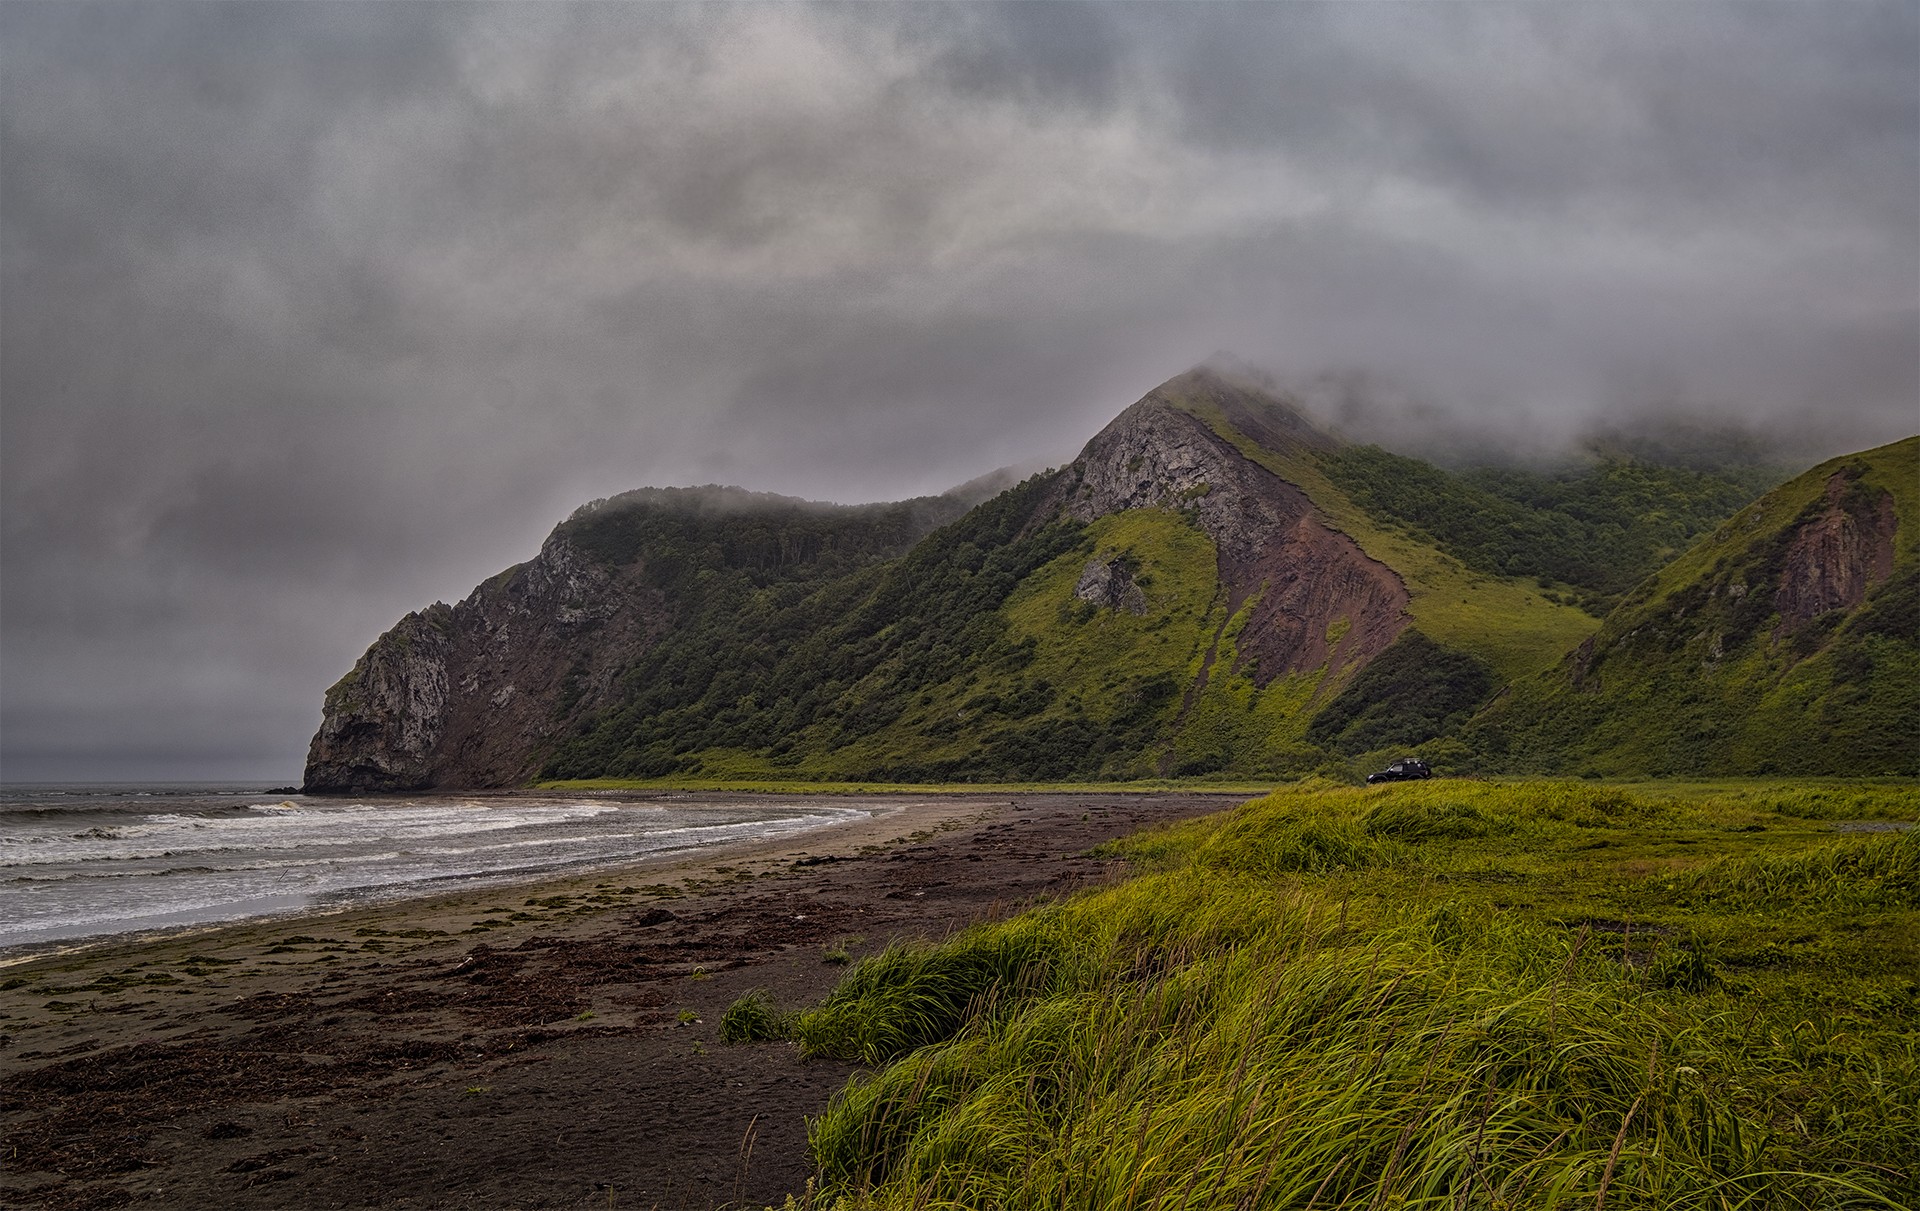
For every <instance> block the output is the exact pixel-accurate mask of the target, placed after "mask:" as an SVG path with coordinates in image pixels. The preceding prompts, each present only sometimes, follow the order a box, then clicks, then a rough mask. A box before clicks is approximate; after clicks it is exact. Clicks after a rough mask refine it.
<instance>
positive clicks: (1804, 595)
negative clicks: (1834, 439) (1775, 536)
mask: <svg viewBox="0 0 1920 1211" xmlns="http://www.w3.org/2000/svg"><path fill="white" fill-rule="evenodd" d="M1852 485H1853V480H1852V479H1851V478H1849V476H1848V474H1847V472H1846V471H1845V470H1841V471H1835V472H1834V473H1833V474H1832V475H1831V476H1829V477H1828V478H1827V486H1826V491H1825V493H1824V494H1823V500H1824V502H1825V507H1824V508H1822V509H1821V510H1820V511H1819V512H1818V513H1817V514H1816V515H1815V516H1813V517H1811V518H1808V519H1807V520H1806V521H1803V522H1802V523H1801V524H1800V525H1799V526H1798V527H1797V528H1796V529H1795V530H1794V533H1793V537H1792V540H1791V541H1790V542H1789V543H1788V545H1787V550H1786V555H1785V557H1784V559H1783V560H1782V567H1781V569H1780V575H1779V580H1778V587H1777V588H1776V589H1775V591H1774V595H1773V601H1774V609H1775V610H1776V611H1777V612H1778V613H1779V615H1780V625H1779V626H1778V627H1777V628H1776V629H1775V634H1776V636H1784V635H1790V634H1792V633H1794V632H1796V631H1799V630H1800V629H1802V628H1803V627H1805V626H1806V625H1807V624H1808V623H1810V622H1812V621H1814V620H1815V619H1817V618H1819V617H1820V616H1821V615H1823V614H1827V613H1829V612H1831V611H1834V610H1851V609H1853V608H1855V607H1856V606H1858V605H1859V604H1860V603H1861V602H1862V601H1864V600H1866V596H1867V590H1868V589H1870V588H1872V587H1873V586H1874V585H1876V584H1879V583H1880V582H1881V581H1883V580H1885V579H1886V578H1887V577H1888V576H1891V575H1892V574H1893V555H1894V549H1893V539H1894V530H1895V517H1894V508H1893V496H1892V494H1891V493H1889V492H1886V491H1878V492H1871V491H1870V492H1867V493H1865V494H1857V493H1856V492H1855V491H1854V489H1853V486H1852Z"/></svg>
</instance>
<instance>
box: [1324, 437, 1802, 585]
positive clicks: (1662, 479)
mask: <svg viewBox="0 0 1920 1211" xmlns="http://www.w3.org/2000/svg"><path fill="white" fill-rule="evenodd" d="M1321 462H1322V465H1323V466H1324V467H1325V468H1326V471H1327V475H1328V477H1329V478H1331V479H1332V480H1333V482H1334V483H1335V484H1336V485H1338V486H1339V487H1340V489H1341V490H1342V491H1344V492H1346V493H1347V495H1348V496H1350V497H1351V498H1352V499H1353V500H1354V501H1356V502H1357V503H1358V504H1360V505H1361V506H1362V507H1363V508H1365V509H1366V511H1367V515H1368V517H1369V518H1371V519H1372V520H1373V521H1374V522H1375V523H1376V524H1378V525H1381V526H1386V527H1393V526H1396V525H1397V526H1403V527H1407V528H1410V529H1412V530H1413V531H1414V532H1415V533H1416V534H1417V535H1418V536H1419V537H1422V538H1424V539H1425V540H1426V541H1428V542H1430V543H1432V544H1433V545H1435V546H1437V547H1439V548H1440V549H1441V550H1443V551H1445V552H1446V553H1447V554H1449V555H1452V556H1454V557H1455V558H1456V559H1459V560H1460V561H1461V562H1462V563H1464V564H1466V565H1467V566H1468V567H1469V568H1472V569H1473V570H1474V571H1476V572H1482V573H1485V574H1488V575H1494V576H1511V577H1518V578H1527V579H1533V578H1537V579H1539V580H1541V581H1543V582H1559V583H1561V584H1564V585H1567V586H1570V587H1571V588H1573V589H1574V590H1577V592H1576V593H1575V597H1576V600H1578V601H1579V603H1580V604H1581V605H1583V606H1585V607H1587V608H1589V609H1592V610H1593V612H1594V613H1595V614H1596V615H1598V614H1602V613H1604V612H1605V610H1606V609H1607V608H1609V607H1611V606H1612V605H1614V604H1616V603H1617V601H1618V599H1619V598H1620V596H1621V595H1622V594H1624V593H1625V592H1626V591H1627V590H1628V589H1631V588H1632V587H1633V586H1634V585H1635V584H1637V583H1639V582H1640V581H1641V580H1642V579H1643V578H1644V577H1646V576H1648V575H1650V574H1652V573H1653V572H1655V571H1658V570H1659V568H1660V566H1661V565H1662V564H1664V563H1665V562H1666V561H1667V560H1669V559H1671V558H1673V557H1674V556H1675V555H1677V554H1679V553H1680V551H1681V550H1683V549H1684V548H1685V547H1686V546H1687V545H1688V544H1689V543H1691V542H1692V541H1693V540H1694V539H1695V538H1697V537H1698V536H1699V535H1701V534H1703V533H1705V532H1706V531H1707V530H1709V529H1711V528H1712V527H1713V526H1715V525H1717V524H1719V523H1720V522H1721V521H1723V520H1724V519H1726V518H1727V517H1728V516H1730V515H1731V514H1732V513H1733V512H1734V510H1736V509H1738V508H1740V507H1741V506H1742V505H1745V504H1746V503H1747V502H1748V501H1751V500H1752V499H1753V498H1754V497H1755V496H1758V495H1759V494H1760V493H1761V492H1763V491H1765V490H1766V489H1767V488H1769V487H1772V486H1773V484H1774V483H1775V482H1778V478H1779V477H1778V476H1776V475H1773V474H1771V469H1770V468H1768V467H1766V466H1733V467H1728V468H1724V469H1722V468H1713V469H1705V470H1701V469H1693V468H1689V467H1677V466H1661V465H1659V464H1655V463H1649V462H1645V461H1642V460H1640V459H1636V458H1631V457H1621V456H1615V455H1610V454H1609V455H1603V456H1601V457H1599V458H1597V459H1595V460H1594V461H1592V462H1590V463H1586V464H1579V465H1575V466H1572V467H1568V468H1565V469H1562V470H1559V471H1551V472H1549V471H1536V470H1530V469H1527V468H1521V467H1486V468H1476V469H1474V470H1471V471H1467V472H1463V473H1455V472H1450V471H1445V470H1442V469H1441V468H1439V467H1435V466H1432V465H1431V464H1428V463H1423V462H1421V461H1420V460H1418V459H1414V458H1408V457H1406V456H1404V455H1399V454H1393V453H1389V452H1388V451H1385V450H1382V449H1380V448H1379V447H1377V446H1352V447H1347V448H1344V449H1340V450H1335V451H1331V452H1329V453H1328V454H1326V455H1324V456H1323V457H1322V459H1321Z"/></svg>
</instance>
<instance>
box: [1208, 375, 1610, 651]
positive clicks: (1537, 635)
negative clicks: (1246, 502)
mask: <svg viewBox="0 0 1920 1211" xmlns="http://www.w3.org/2000/svg"><path fill="white" fill-rule="evenodd" d="M1175 402H1176V403H1178V404H1179V405H1180V406H1182V407H1185V408H1186V409H1187V410H1188V411H1190V412H1192V414H1193V415H1194V416H1196V417H1198V418H1200V419H1201V420H1203V421H1205V422H1206V423H1207V425H1208V426H1209V427H1211V428H1212V429H1213V431H1214V432H1216V433H1218V434H1219V435H1220V436H1221V437H1222V438H1224V439H1226V440H1227V441H1229V442H1231V443H1232V444H1233V445H1234V447H1235V448H1236V449H1238V450H1239V451H1240V452H1241V453H1242V454H1243V455H1245V456H1246V457H1247V458H1248V459H1250V460H1251V461H1253V462H1255V463H1257V464H1259V465H1260V466H1262V467H1265V468H1266V469H1267V470H1269V471H1272V472H1273V473H1274V474H1275V475H1278V476H1279V477H1280V478H1282V479H1284V480H1286V481H1288V482H1289V483H1292V484H1295V485H1297V486H1298V487H1299V488H1300V489H1301V490H1302V491H1304V492H1305V493H1306V494H1307V496H1308V497H1309V498H1310V499H1312V501H1313V504H1314V507H1315V508H1317V509H1318V510H1319V511H1320V512H1321V514H1322V515H1324V516H1325V517H1326V518H1327V520H1328V521H1329V523H1331V524H1332V525H1333V526H1334V527H1335V528H1336V529H1339V530H1341V531H1342V532H1344V533H1345V534H1347V535H1348V536H1349V537H1350V538H1352V539H1353V540H1354V541H1355V542H1357V543H1358V544H1360V547H1361V549H1362V550H1364V551H1365V552H1366V553H1367V554H1368V555H1369V556H1371V557H1373V558H1374V559H1377V560H1379V561H1380V562H1381V563H1383V564H1385V565H1387V566H1388V567H1389V568H1392V569H1393V570H1394V572H1395V573H1397V574H1398V575H1399V577H1400V579H1401V580H1402V581H1403V582H1404V583H1405V584H1406V586H1407V591H1408V593H1409V594H1410V595H1411V597H1412V601H1411V602H1410V604H1409V605H1408V607H1407V609H1408V613H1410V614H1411V615H1412V616H1413V620H1414V625H1415V626H1416V627H1418V628H1419V629H1420V630H1421V631H1422V632H1423V633H1424V634H1426V635H1427V637H1428V638H1430V639H1432V640H1434V641H1435V642H1436V643H1439V644H1441V645H1442V646H1444V647H1448V648H1454V649H1458V650H1460V651H1463V652H1467V653H1469V654H1471V655H1473V656H1475V657H1477V658H1478V659H1480V660H1483V661H1485V662H1486V663H1487V664H1488V665H1489V666H1490V667H1491V668H1492V669H1493V670H1494V672H1495V674H1496V675H1497V676H1499V677H1501V678H1502V679H1512V678H1516V677H1522V676H1526V675H1527V674H1530V673H1535V672H1538V671H1539V670H1541V669H1543V668H1546V667H1548V666H1550V665H1552V664H1553V662H1554V661H1556V660H1558V659H1559V658H1560V656H1561V655H1562V654H1563V653H1564V652H1565V651H1566V650H1567V649H1568V648H1570V647H1572V646H1573V645H1574V644H1576V643H1579V642H1580V641H1581V640H1582V639H1584V638H1586V636H1587V635H1589V634H1590V633H1592V631H1593V629H1594V620H1593V619H1592V618H1591V617H1590V616H1588V615H1587V614H1586V613H1585V612H1583V611H1581V610H1579V609H1578V608H1575V607H1574V606H1570V605H1566V604H1564V603H1562V602H1561V601H1558V600H1555V599H1552V598H1549V597H1548V596H1546V595H1545V594H1544V593H1542V592H1541V591H1540V590H1539V588H1538V587H1537V586H1536V585H1533V584H1531V583H1528V582H1522V581H1519V580H1514V579H1511V578H1508V577H1505V576H1498V575H1493V574H1489V573H1486V572H1477V571H1475V570H1473V569H1472V568H1469V567H1468V566H1467V565H1466V564H1464V563H1462V562H1461V561H1460V560H1459V559H1457V558H1455V557H1453V556H1451V555H1448V554H1447V553H1445V552H1444V551H1442V550H1440V549H1439V548H1437V547H1435V546H1434V545H1432V543H1431V541H1430V540H1428V539H1426V538H1425V537H1424V536H1419V535H1416V534H1414V533H1412V532H1410V531H1407V530H1404V529H1402V530H1395V529H1389V528H1387V527H1386V526H1383V525H1381V524H1380V523H1379V522H1377V521H1375V520H1374V518H1373V517H1372V516H1371V515H1369V514H1368V512H1367V511H1366V510H1365V509H1363V508H1361V507H1360V506H1359V505H1358V504H1356V503H1355V502H1354V500H1353V498H1352V497H1350V496H1349V495H1348V494H1347V493H1346V492H1344V491H1342V490H1341V489H1340V488H1339V487H1338V486H1336V485H1335V483H1334V481H1333V479H1332V478H1331V477H1329V475H1328V474H1327V471H1326V468H1325V465H1324V463H1323V458H1322V456H1320V455H1318V454H1316V452H1315V451H1313V450H1311V449H1309V448H1306V447H1295V448H1291V449H1273V448H1270V447H1267V446H1263V445H1261V444H1260V443H1258V442H1256V441H1255V440H1254V439H1253V438H1252V437H1250V436H1249V435H1248V434H1247V433H1246V432H1245V428H1244V427H1243V425H1242V424H1239V423H1236V420H1235V418H1234V417H1233V416H1232V415H1230V414H1229V412H1228V411H1227V410H1225V409H1223V408H1222V407H1220V406H1219V405H1218V404H1217V403H1215V402H1214V401H1212V400H1210V399H1208V398H1206V397H1205V396H1202V395H1197V394H1195V395H1188V396H1186V397H1185V398H1181V399H1177V400H1176V401H1175Z"/></svg>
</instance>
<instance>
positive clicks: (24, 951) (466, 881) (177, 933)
mask: <svg viewBox="0 0 1920 1211" xmlns="http://www.w3.org/2000/svg"><path fill="white" fill-rule="evenodd" d="M554 795H555V792H525V793H522V792H518V791H506V792H479V793H477V794H476V793H472V792H459V793H458V795H456V794H455V793H454V792H447V793H446V794H445V795H444V796H439V797H446V798H454V797H459V798H484V797H496V796H497V797H506V798H552V797H554ZM423 797H425V796H423ZM594 797H595V798H604V799H607V800H612V801H616V802H626V801H632V802H649V801H652V800H655V799H660V798H666V797H668V796H665V795H644V794H635V793H633V792H608V793H606V794H605V795H595V796H594ZM672 797H674V798H676V799H678V800H681V801H693V802H698V801H699V800H700V799H702V798H709V799H711V800H712V801H714V802H715V803H717V804H718V803H740V802H743V801H745V802H753V801H754V800H757V799H783V800H784V799H792V798H795V796H786V795H781V796H772V795H753V794H745V793H725V792H711V793H705V794H688V795H677V796H672ZM886 798H887V799H889V800H901V799H903V798H904V797H903V796H897V795H893V796H886ZM923 806H924V807H934V806H939V807H942V808H945V807H948V806H950V805H948V804H934V803H929V804H917V803H912V802H888V803H875V804H871V805H861V806H860V810H864V811H867V812H868V813H869V816H868V819H866V820H845V821H835V822H832V823H826V824H820V825H816V826H814V827H812V828H809V829H806V830H805V831H803V832H799V833H791V834H785V835H782V836H778V837H773V838H752V839H745V840H729V841H716V842H711V843H708V844H704V845H698V846H694V847H691V848H688V849H682V850H673V851H667V852H664V853H656V854H654V855H652V856H641V857H637V858H628V859H619V858H612V859H607V860H604V861H594V862H590V863H584V864H582V865H580V866H578V867H570V868H567V869H564V870H547V871H539V872H532V873H529V874H527V875H525V876H523V877H517V876H515V875H512V874H504V875H497V876H496V875H486V874H475V875H471V876H459V877H458V878H459V881H460V883H461V884H462V885H461V886H447V887H441V888H433V887H430V886H429V885H428V884H427V883H419V882H416V883H401V884H389V885H379V886H374V887H369V888H365V889H356V890H353V891H348V892H344V893H330V894H334V895H339V896H341V897H342V898H343V899H344V900H346V901H347V902H345V903H339V904H327V903H307V904H301V905H297V906H291V907H288V908H286V909H283V910H280V911H273V912H263V913H253V914H249V915H246V916H239V917H230V918H224V919H216V920H206V921H191V922H181V923H178V924H172V925H160V926H153V927H149V928H142V929H130V930H123V931H114V932H108V933H100V934H88V935H83V936H81V937H75V938H50V939H45V940H42V941H27V942H16V943H11V944H4V945H0V972H4V971H6V970H8V969H10V968H13V967H17V966H19V965H21V964H23V963H30V962H34V961H37V960H40V959H55V958H59V957H61V956H64V955H76V954H84V953H88V952H91V951H94V950H98V949H101V948H109V947H115V946H126V947H133V948H137V947H141V946H146V945H149V944H158V943H164V942H167V941H169V940H174V939H180V938H187V937H192V936H198V935H206V934H218V933H220V932H223V931H226V930H230V929H241V928H245V927H248V926H263V927H272V926H274V925H276V924H289V925H290V924H294V923H297V922H299V921H302V920H306V919H308V918H313V919H330V918H335V917H340V916H343V915H351V914H360V913H382V912H385V911H389V910H393V909H396V908H400V907H403V906H413V905H417V906H419V907H420V908H421V909H422V910H423V911H433V910H434V906H435V905H436V904H442V902H444V904H445V905H457V904H459V903H463V902H465V901H467V900H471V899H473V898H476V897H480V898H485V897H489V896H494V897H497V896H511V895H513V894H515V893H517V892H519V891H520V890H521V889H525V888H544V887H548V886H549V885H551V886H553V887H555V888H562V887H572V886H574V885H577V884H579V883H581V882H583V881H585V880H588V879H623V880H624V881H626V882H631V881H632V877H633V876H637V875H641V874H648V875H649V876H650V878H649V881H650V882H657V881H658V880H657V879H653V878H651V876H652V875H653V874H655V873H669V874H671V873H673V872H678V871H681V870H682V868H686V869H689V870H692V869H697V868H699V867H701V866H710V865H712V864H713V861H717V860H719V859H721V858H723V857H725V856H727V855H747V854H753V853H757V852H759V851H760V850H761V849H766V850H768V851H769V853H774V852H777V851H783V850H784V849H787V848H793V847H797V846H801V845H802V843H803V842H805V841H806V840H807V839H808V838H816V837H820V836H822V835H824V834H829V833H838V832H840V831H842V830H856V831H860V832H861V835H863V836H864V835H865V832H864V831H863V830H868V829H870V828H871V827H872V826H873V824H874V823H875V821H877V820H880V819H884V818H886V817H889V816H893V815H897V814H901V813H904V812H907V811H911V810H913V809H914V808H916V807H923ZM941 814H942V817H943V818H944V816H945V815H946V814H947V813H945V812H942V813H941ZM881 831H885V830H881ZM796 852H804V850H803V849H801V850H796ZM683 877H684V876H683ZM547 894H549V895H552V894H559V893H555V892H549V893H547ZM4 978H5V977H4V976H0V979H4Z"/></svg>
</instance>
